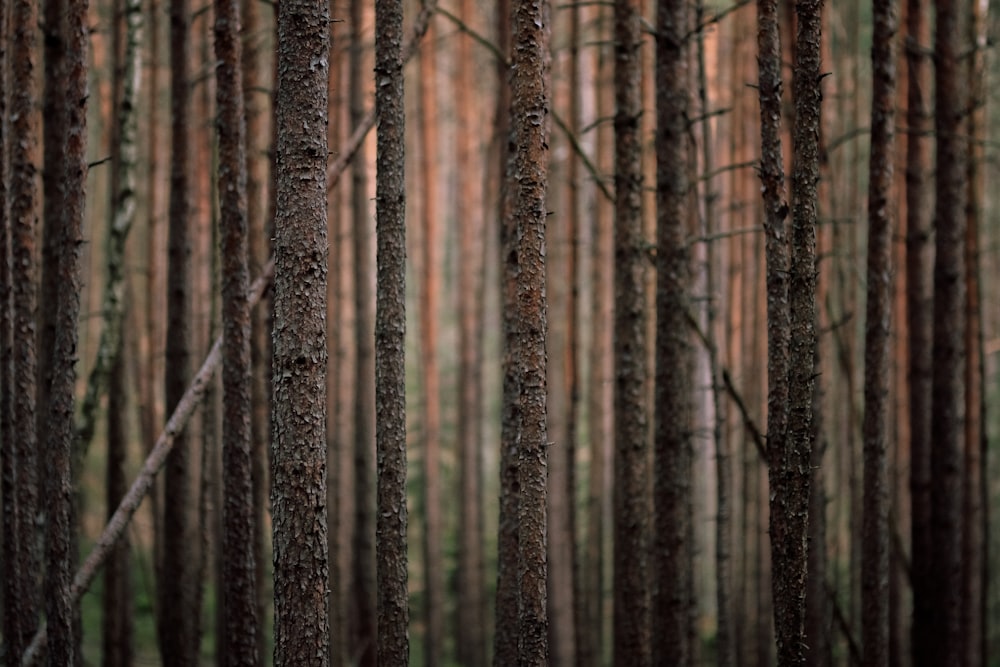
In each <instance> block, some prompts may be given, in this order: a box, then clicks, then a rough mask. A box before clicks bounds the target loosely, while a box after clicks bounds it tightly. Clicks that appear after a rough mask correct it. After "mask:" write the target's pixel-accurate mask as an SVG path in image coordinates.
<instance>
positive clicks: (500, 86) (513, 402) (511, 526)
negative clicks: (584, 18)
mask: <svg viewBox="0 0 1000 667" xmlns="http://www.w3.org/2000/svg"><path fill="white" fill-rule="evenodd" d="M495 18H496V25H497V44H498V48H499V49H500V52H501V53H503V54H504V55H505V56H509V54H510V52H511V20H510V0H497V3H496V17H495ZM497 90H498V95H497V100H496V109H495V111H494V132H495V136H494V141H495V142H496V144H497V146H498V148H499V150H498V151H497V156H496V157H497V160H498V162H499V165H498V167H499V168H500V173H501V174H503V176H502V179H501V180H502V184H501V187H500V193H499V197H498V198H497V214H498V218H499V220H500V224H499V228H500V243H499V246H500V267H501V271H500V273H501V285H500V294H501V318H502V326H503V387H502V399H501V400H502V415H501V424H500V512H499V514H500V516H499V521H498V526H497V593H496V613H495V615H494V622H495V629H494V633H493V665H494V667H504V666H505V665H512V664H516V662H517V636H518V628H517V614H518V609H517V600H518V592H517V552H518V522H517V512H518V505H519V498H520V486H519V482H518V476H517V466H518V451H519V450H518V442H519V428H520V427H519V423H520V391H521V386H520V377H519V376H518V373H517V358H516V357H515V356H514V351H515V347H516V344H517V339H518V336H519V329H518V322H517V320H516V318H515V317H514V297H515V286H516V284H517V253H516V247H515V245H514V244H515V240H516V227H515V224H516V221H515V220H514V217H513V216H512V215H511V214H510V207H511V202H512V201H513V200H512V196H513V190H514V183H513V176H512V174H513V172H512V164H511V156H512V153H513V149H514V143H513V136H512V135H511V133H510V130H511V128H510V110H511V109H510V95H511V90H510V86H509V70H508V69H507V63H498V64H497Z"/></svg>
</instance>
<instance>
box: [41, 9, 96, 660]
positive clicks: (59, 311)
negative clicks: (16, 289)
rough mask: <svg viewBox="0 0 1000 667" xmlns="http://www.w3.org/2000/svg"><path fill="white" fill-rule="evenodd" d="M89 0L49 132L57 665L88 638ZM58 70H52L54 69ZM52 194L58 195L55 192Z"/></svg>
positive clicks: (47, 449)
mask: <svg viewBox="0 0 1000 667" xmlns="http://www.w3.org/2000/svg"><path fill="white" fill-rule="evenodd" d="M87 7H88V3H87V2H86V0H84V1H82V2H76V3H73V4H72V5H70V6H67V7H65V8H63V9H64V13H63V14H62V15H60V16H59V20H58V22H57V25H55V26H53V25H50V26H48V29H49V30H52V31H56V32H57V33H58V35H59V39H60V41H61V42H62V43H63V45H64V48H65V51H64V54H63V55H64V58H65V60H64V61H63V62H62V63H61V65H62V68H61V69H60V70H58V71H57V72H56V74H57V77H58V78H57V80H56V81H47V82H46V83H47V85H48V86H49V87H54V88H56V89H58V91H59V93H58V97H59V100H60V101H58V102H57V103H56V104H57V105H58V106H59V107H61V112H60V113H59V114H58V116H59V117H60V118H61V120H62V121H63V122H64V123H65V126H64V127H62V128H59V130H58V131H57V132H54V133H52V134H50V135H48V136H47V138H58V139H59V144H60V146H62V147H63V150H62V155H61V156H60V160H59V163H58V166H57V164H55V163H49V162H48V161H47V162H46V170H47V171H49V170H57V172H58V174H57V177H58V179H59V185H58V186H57V188H56V189H55V191H56V193H58V198H57V199H54V200H50V201H48V202H47V208H48V207H52V208H55V209H56V211H57V212H58V221H57V226H56V229H55V230H53V231H54V232H55V234H56V237H57V238H56V244H57V245H56V247H57V249H58V255H57V257H58V269H57V273H56V276H57V281H56V284H57V285H58V286H59V287H58V290H57V294H58V296H57V298H56V304H55V312H56V317H55V320H54V321H55V325H56V330H55V337H54V340H53V344H54V347H53V350H52V368H51V371H52V378H51V386H50V393H49V404H48V406H47V407H48V421H49V425H48V428H47V429H46V433H47V438H46V440H47V442H46V443H44V445H45V446H44V450H43V451H44V462H45V463H44V465H45V470H46V473H45V476H44V478H45V484H44V491H45V497H46V503H45V505H46V508H47V523H46V528H47V531H46V536H47V539H46V551H47V554H46V555H47V557H46V561H45V562H46V568H45V570H46V572H45V575H46V585H45V616H46V619H47V622H48V624H49V627H50V628H52V637H53V640H52V641H51V642H50V643H49V651H48V660H49V664H50V665H72V664H76V663H78V662H79V661H80V658H79V657H78V654H79V651H80V645H79V642H80V636H79V634H78V632H77V628H76V623H75V615H76V612H75V608H76V605H75V604H74V600H73V598H72V595H71V592H70V584H71V581H72V579H71V578H72V574H73V567H74V566H75V565H76V559H77V554H76V549H77V540H76V535H75V531H76V508H75V503H76V498H75V496H74V493H73V455H74V443H75V440H76V422H75V416H76V413H75V400H74V399H75V389H76V362H77V342H78V331H79V329H78V323H79V319H80V293H81V291H82V285H83V276H82V272H81V266H80V249H81V246H82V245H83V219H84V207H85V203H86V189H85V188H86V180H87V45H88V41H89V31H88V26H87ZM50 75H51V73H50ZM49 194H52V193H49Z"/></svg>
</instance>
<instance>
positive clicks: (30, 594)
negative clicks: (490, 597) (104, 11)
mask: <svg viewBox="0 0 1000 667" xmlns="http://www.w3.org/2000/svg"><path fill="white" fill-rule="evenodd" d="M10 12H11V14H10V16H11V21H10V31H11V36H12V38H11V41H10V48H11V53H20V54H31V53H32V52H33V51H34V49H35V44H36V36H35V28H36V24H37V21H38V7H37V3H36V2H35V1H34V0H19V1H18V2H14V3H12V4H11V5H10ZM10 65H11V67H10V72H11V73H10V88H9V90H10V113H9V119H10V121H9V123H10V124H9V126H8V127H9V128H10V139H9V142H8V145H9V146H10V158H9V159H10V190H9V193H10V194H9V197H10V235H11V241H10V247H11V280H10V283H9V284H10V285H11V309H12V321H13V334H12V335H13V339H12V348H13V361H12V371H11V373H12V375H11V380H12V381H11V383H10V385H8V386H9V387H11V392H10V393H11V403H12V420H11V431H10V435H11V439H10V442H9V444H8V443H7V441H4V471H5V478H4V480H3V481H4V494H5V495H4V509H3V512H4V527H5V530H4V563H5V564H7V565H6V566H5V567H7V568H9V571H10V572H14V573H16V576H12V577H5V578H4V581H5V584H4V585H5V590H4V633H3V634H4V645H5V647H6V649H5V650H6V654H7V655H6V660H7V664H9V665H17V664H19V663H20V660H21V655H22V654H23V653H24V651H25V649H26V647H27V645H28V642H29V641H30V639H31V636H32V634H34V632H35V628H36V627H37V625H38V613H39V607H40V597H39V593H40V591H39V587H38V581H37V579H36V573H38V572H39V571H40V565H41V553H40V552H39V549H38V547H37V546H36V544H37V540H36V517H35V513H36V511H37V507H38V470H37V466H38V463H37V462H38V455H37V439H36V433H35V384H36V382H35V380H36V375H35V373H36V356H35V304H36V294H35V284H36V283H35V272H36V265H35V264H36V262H35V232H36V228H37V226H38V208H39V203H40V200H39V195H40V193H39V191H38V186H37V185H36V182H35V174H36V170H35V160H36V159H37V155H38V134H37V130H36V128H37V114H36V112H35V104H36V100H37V98H36V94H37V93H36V85H35V78H36V77H35V75H36V73H37V72H36V62H35V59H34V58H32V57H22V58H13V57H12V58H11V59H10Z"/></svg>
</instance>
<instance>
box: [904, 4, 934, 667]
mask: <svg viewBox="0 0 1000 667" xmlns="http://www.w3.org/2000/svg"><path fill="white" fill-rule="evenodd" d="M929 42H930V26H929V22H928V17H927V2H926V0H907V4H906V80H907V92H906V127H907V128H909V130H910V131H909V132H908V133H907V134H906V332H907V333H906V335H907V339H908V340H907V344H908V347H909V359H908V371H907V384H908V385H909V388H910V403H909V414H910V428H909V431H910V442H909V445H910V480H909V484H910V544H911V547H910V551H911V554H912V558H911V560H912V572H913V575H912V581H913V627H912V634H911V640H912V641H911V647H912V652H913V653H912V654H913V662H914V665H916V667H929V666H930V665H931V664H932V663H931V658H932V655H931V639H932V637H933V629H932V625H933V615H934V606H933V599H932V597H933V594H932V592H931V589H932V586H933V580H932V578H931V572H932V570H931V545H932V541H931V493H930V487H931V453H930V452H931V438H930V427H931V419H930V416H931V376H932V373H931V341H932V326H933V325H932V322H933V320H932V317H931V314H932V312H933V311H932V301H931V299H932V295H931V280H930V278H931V275H932V271H931V256H930V251H931V250H932V247H931V244H930V238H931V213H932V211H933V210H934V209H933V205H932V203H931V195H932V194H933V190H932V188H931V186H930V183H929V174H930V170H931V168H930V165H929V160H930V151H929V143H930V138H929V135H930V132H931V112H930V109H929V107H928V104H929V102H930V91H931V86H932V82H931V68H930V64H931V61H930V58H929V57H928V56H927V53H926V49H927V48H928V47H929Z"/></svg>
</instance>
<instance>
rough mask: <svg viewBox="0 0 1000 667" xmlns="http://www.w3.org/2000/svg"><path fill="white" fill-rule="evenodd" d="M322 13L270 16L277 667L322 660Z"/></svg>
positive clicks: (302, 1)
mask: <svg viewBox="0 0 1000 667" xmlns="http://www.w3.org/2000/svg"><path fill="white" fill-rule="evenodd" d="M329 20H330V15H329V9H328V7H327V6H326V4H325V3H315V2H308V1H307V0H298V1H286V2H283V3H282V5H281V11H280V12H279V15H278V92H277V101H276V105H277V106H276V122H277V123H278V126H277V136H278V145H277V165H276V168H277V179H276V187H277V192H276V196H277V215H276V217H275V241H274V244H275V293H274V322H275V324H274V331H273V334H272V335H273V339H274V362H273V392H274V394H273V395H274V415H273V417H272V425H273V430H272V432H273V434H274V445H273V462H272V471H273V473H272V474H273V488H272V492H271V506H272V515H273V517H274V538H273V539H274V614H275V621H274V624H275V648H274V663H275V665H278V666H281V665H325V664H326V663H327V662H328V660H329V650H330V647H329V639H330V635H329V628H328V627H327V613H328V612H327V567H328V563H327V524H326V511H327V509H326V414H325V410H326V363H327V358H326V356H327V351H326V278H327V266H326V264H327V235H326V230H327V225H326V158H327V137H326V125H327V67H328V66H329V65H328V63H329V60H328V59H329V54H330V31H329Z"/></svg>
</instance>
